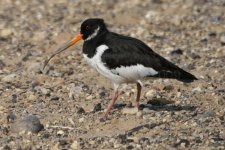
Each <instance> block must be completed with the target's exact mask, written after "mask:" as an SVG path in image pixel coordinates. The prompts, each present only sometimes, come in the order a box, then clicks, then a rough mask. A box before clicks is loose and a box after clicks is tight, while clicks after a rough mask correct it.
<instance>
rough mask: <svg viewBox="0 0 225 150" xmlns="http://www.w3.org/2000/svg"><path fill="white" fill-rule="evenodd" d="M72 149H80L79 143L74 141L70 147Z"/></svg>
mask: <svg viewBox="0 0 225 150" xmlns="http://www.w3.org/2000/svg"><path fill="white" fill-rule="evenodd" d="M70 148H71V149H73V150H77V149H78V142H77V141H73V143H72V144H71V146H70Z"/></svg>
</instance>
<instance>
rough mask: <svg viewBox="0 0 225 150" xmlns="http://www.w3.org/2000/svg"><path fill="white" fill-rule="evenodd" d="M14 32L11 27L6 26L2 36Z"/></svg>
mask: <svg viewBox="0 0 225 150" xmlns="http://www.w3.org/2000/svg"><path fill="white" fill-rule="evenodd" d="M12 33H13V31H12V29H10V28H5V29H3V30H2V31H1V36H2V37H8V36H10V35H11V34H12Z"/></svg>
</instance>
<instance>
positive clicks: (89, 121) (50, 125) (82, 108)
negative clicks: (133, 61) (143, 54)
mask: <svg viewBox="0 0 225 150" xmlns="http://www.w3.org/2000/svg"><path fill="white" fill-rule="evenodd" d="M90 17H101V18H104V20H105V22H107V24H108V27H109V29H110V30H111V31H114V32H117V33H121V34H125V35H129V36H132V37H136V38H139V39H141V40H143V41H144V42H145V43H147V44H148V45H149V46H151V47H152V49H154V51H156V52H157V53H159V54H161V55H162V56H164V57H166V58H167V59H169V60H171V61H172V62H174V63H176V64H177V65H178V66H180V67H181V68H183V69H185V70H187V71H189V72H191V73H193V74H194V75H196V77H198V78H199V80H198V81H196V82H194V83H191V84H183V83H181V82H178V81H175V80H161V79H158V80H148V81H146V82H145V84H144V89H143V93H142V99H141V101H142V109H141V110H139V111H138V110H136V109H135V108H133V107H132V105H133V104H132V103H134V101H135V96H136V86H135V85H124V86H123V87H122V89H123V91H124V92H123V94H122V95H121V96H120V98H119V100H118V102H117V104H116V105H115V108H114V109H113V111H112V112H111V114H110V115H109V116H108V118H107V120H105V121H102V120H99V118H100V115H101V112H102V111H103V109H104V108H105V107H106V106H107V104H108V102H109V100H110V99H109V98H108V97H109V95H110V93H111V91H112V87H111V83H109V81H107V80H106V79H105V78H104V77H102V76H100V75H99V74H98V73H97V72H95V71H94V70H92V69H90V67H89V66H88V65H86V64H85V63H84V62H83V59H82V51H81V46H82V42H81V43H80V44H78V45H77V47H73V48H71V49H70V50H68V51H66V52H64V53H62V54H60V55H58V56H56V57H55V58H54V59H53V60H52V61H51V62H50V63H49V65H48V66H47V68H46V69H45V71H41V70H40V68H41V65H42V62H43V61H44V60H45V59H46V58H47V57H48V56H50V55H51V54H52V53H53V52H54V51H55V50H56V49H57V48H58V47H59V46H61V45H62V44H63V43H65V42H67V41H68V40H70V39H71V38H72V37H73V36H74V35H75V34H77V33H78V32H79V27H80V24H81V22H82V21H83V20H84V19H86V18H90ZM224 62H225V1H224V0H198V1H197V0H173V1H166V0H151V1H150V0H142V1H140V0H132V1H131V0H129V1H128V0H125V1H123V2H119V1H118V0H111V1H104V0H98V1H97V0H91V1H88V0H82V1H81V0H57V1H54V0H48V1H44V0H30V1H28V0H1V1H0V103H1V105H0V149H5V150H9V149H52V150H58V149H151V150H152V149H160V150H161V149H165V150H167V149H191V150H192V149H201V150H205V149H225V130H224V129H225V94H224V93H225V67H224V65H225V63H224Z"/></svg>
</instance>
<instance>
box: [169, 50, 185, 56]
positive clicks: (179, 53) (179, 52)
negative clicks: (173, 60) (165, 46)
mask: <svg viewBox="0 0 225 150" xmlns="http://www.w3.org/2000/svg"><path fill="white" fill-rule="evenodd" d="M182 54H183V51H182V50H181V49H179V48H178V49H176V50H173V51H171V52H170V55H172V56H177V55H182Z"/></svg>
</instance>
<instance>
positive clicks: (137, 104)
mask: <svg viewBox="0 0 225 150" xmlns="http://www.w3.org/2000/svg"><path fill="white" fill-rule="evenodd" d="M140 97H141V84H140V83H137V98H136V107H137V108H139V104H140V103H139V101H140Z"/></svg>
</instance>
